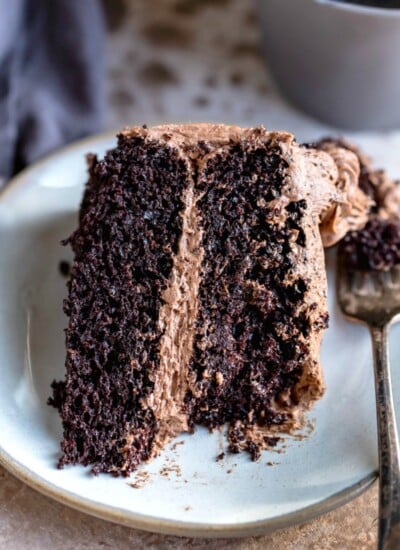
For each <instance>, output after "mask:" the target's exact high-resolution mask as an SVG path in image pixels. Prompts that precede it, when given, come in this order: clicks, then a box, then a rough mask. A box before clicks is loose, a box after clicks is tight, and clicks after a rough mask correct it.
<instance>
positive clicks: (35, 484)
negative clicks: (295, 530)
mask: <svg viewBox="0 0 400 550" xmlns="http://www.w3.org/2000/svg"><path fill="white" fill-rule="evenodd" d="M0 465H1V466H3V467H4V468H5V469H6V470H8V471H9V472H10V473H11V474H13V475H14V476H15V477H17V478H18V479H19V480H21V481H23V482H24V483H26V484H27V485H28V486H29V487H31V488H32V489H35V490H36V491H38V492H39V493H42V494H43V495H45V496H47V497H50V498H52V499H54V500H56V501H57V502H59V503H60V504H64V505H67V506H69V507H70V508H73V509H75V510H78V511H79V512H84V513H86V514H89V515H91V516H95V517H97V518H100V519H103V520H107V521H111V522H112V523H117V524H120V525H124V526H127V527H133V528H135V529H141V530H143V531H150V532H155V533H161V534H164V535H174V536H180V537H195V538H235V537H245V536H256V535H262V534H267V533H271V532H273V531H276V530H278V529H284V528H287V527H293V526H295V525H298V524H300V523H305V522H308V521H311V520H312V519H315V518H317V517H319V516H322V515H323V514H326V513H328V512H331V511H332V510H335V509H336V508H339V507H340V506H343V505H344V504H347V503H348V502H350V501H351V500H353V499H354V498H356V497H358V496H360V495H361V494H362V493H363V492H364V491H366V490H367V489H368V488H369V487H371V486H372V485H373V484H374V483H375V482H376V480H377V479H378V473H377V472H376V471H375V472H372V473H370V474H368V475H367V476H365V477H364V478H362V479H361V480H359V481H357V482H356V483H354V484H353V485H350V486H349V487H346V488H345V489H342V490H341V491H338V492H337V493H333V494H332V495H331V496H329V497H328V498H326V499H324V500H322V501H320V502H316V503H315V504H311V505H310V506H306V507H304V508H302V509H300V510H298V511H295V512H289V513H287V514H282V515H281V516H278V517H276V518H273V519H261V520H256V521H249V522H244V523H241V524H234V523H221V524H218V525H215V524H208V523H196V522H189V521H176V520H170V519H159V518H153V517H151V516H145V515H141V514H138V513H136V512H132V511H128V510H125V509H123V508H119V507H117V506H110V505H106V504H101V503H99V502H94V501H93V500H91V499H88V498H85V497H83V496H77V495H75V494H74V493H72V492H70V491H67V490H66V489H60V488H59V487H57V485H55V484H54V483H51V482H49V481H46V480H44V479H43V478H42V476H40V475H39V474H36V473H33V472H32V471H31V470H29V468H27V467H26V466H24V465H22V464H21V463H20V462H19V461H18V460H15V459H14V458H13V457H11V455H9V453H7V452H6V451H5V450H4V449H3V448H2V446H1V444H0Z"/></svg>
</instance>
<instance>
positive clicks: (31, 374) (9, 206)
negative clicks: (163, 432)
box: [0, 135, 400, 536]
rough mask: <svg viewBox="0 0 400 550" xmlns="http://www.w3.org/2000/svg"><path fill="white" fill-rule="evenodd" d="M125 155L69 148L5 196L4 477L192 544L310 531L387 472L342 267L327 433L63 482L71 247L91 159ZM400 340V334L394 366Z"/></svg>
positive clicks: (326, 351) (190, 450)
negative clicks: (343, 295)
mask: <svg viewBox="0 0 400 550" xmlns="http://www.w3.org/2000/svg"><path fill="white" fill-rule="evenodd" d="M113 144H114V139H113V138H112V137H110V136H109V135H108V136H100V137H97V138H92V139H90V140H86V141H84V142H80V143H78V144H75V145H73V146H70V147H68V148H66V149H64V150H63V151H61V152H59V153H56V154H55V155H52V156H50V157H48V158H47V159H46V160H44V161H42V162H40V163H38V164H37V165H35V166H33V167H32V168H30V169H29V170H27V171H25V172H24V173H22V174H21V175H20V176H19V177H18V178H16V179H15V180H14V182H13V183H12V184H11V185H10V186H9V187H8V189H7V190H6V191H5V192H3V194H2V195H1V196H0V258H1V260H0V261H1V269H0V369H1V383H0V461H1V463H2V464H3V465H4V466H5V467H6V468H7V469H9V470H10V471H11V472H12V473H14V474H15V475H16V476H18V477H20V478H21V479H23V480H24V481H26V483H28V484H29V485H31V486H32V487H34V488H36V489H37V490H39V491H41V492H43V493H45V494H47V495H49V496H51V497H53V498H55V499H57V500H59V501H61V502H63V503H65V504H68V505H70V506H73V507H75V508H77V509H80V510H82V511H85V512H88V513H91V514H94V515H96V516H99V517H102V518H105V519H109V520H112V521H115V522H119V523H122V524H126V525H131V526H134V527H138V528H141V529H148V530H153V531H159V532H165V533H173V534H181V535H183V534H186V535H194V536H196V535H198V536H238V535H245V534H247V535H250V534H252V535H253V534H258V533H262V532H266V531H268V530H272V529H276V528H279V527H284V526H287V525H290V524H292V523H296V522H303V521H306V520H307V519H310V518H312V517H314V516H316V515H319V514H321V513H323V512H326V511H328V510H330V509H332V508H334V507H336V506H338V505H340V504H343V503H344V502H346V501H348V500H349V499H351V498H352V497H354V496H356V495H357V494H359V493H360V492H361V491H362V490H364V489H365V488H366V487H368V486H369V485H370V484H371V483H372V482H373V480H374V479H375V478H376V470H377V464H378V459H377V445H376V422H375V409H374V392H373V377H372V363H371V351H370V342H369V339H368V334H367V331H366V330H365V329H364V328H363V327H361V326H357V325H353V324H349V323H347V322H346V321H345V320H344V319H343V318H342V316H341V315H340V313H339V312H338V311H337V308H336V307H335V304H334V292H333V290H332V289H333V286H334V285H333V284H332V266H330V267H329V272H330V279H331V280H330V283H331V285H330V288H331V291H330V312H331V325H330V328H329V330H328V331H327V333H326V335H325V338H324V343H323V349H322V359H323V363H324V367H325V376H326V383H327V388H328V389H327V392H326V395H325V397H324V398H323V399H322V400H321V401H320V402H319V403H318V404H317V406H316V407H315V409H314V410H313V411H312V413H311V414H310V419H311V420H312V421H313V423H314V427H315V429H314V431H313V432H312V433H311V434H310V435H309V436H308V437H307V438H306V439H304V440H293V439H287V440H286V441H285V443H284V447H285V448H284V449H283V451H284V452H265V453H263V455H262V459H261V460H260V461H259V462H258V463H253V462H251V461H250V460H249V458H248V456H247V455H245V454H243V455H231V456H229V455H228V456H226V457H225V458H224V459H223V460H222V461H219V462H217V461H216V460H215V458H216V456H217V455H218V454H219V453H220V452H221V451H222V450H223V449H224V444H225V442H224V439H223V437H222V435H221V434H220V433H214V434H212V435H210V434H209V433H208V432H207V431H206V430H203V429H198V430H197V431H196V433H195V435H193V436H182V437H180V438H179V439H178V440H176V441H179V442H184V444H182V445H174V444H171V445H170V446H169V447H168V448H167V450H165V451H164V452H163V453H162V454H161V456H160V457H158V458H157V459H156V460H154V461H153V462H152V463H151V464H148V465H144V466H143V467H142V469H141V470H140V472H139V474H134V475H132V476H131V478H130V479H121V478H119V479H117V478H113V477H111V476H107V475H101V476H99V477H94V476H92V475H90V473H89V471H88V469H84V468H83V467H68V468H65V469H64V470H57V468H56V463H57V458H58V452H59V441H60V438H61V425H60V420H59V417H58V414H57V412H56V411H55V410H54V409H52V408H50V407H48V406H47V405H46V400H47V397H48V396H49V394H50V383H51V381H52V380H53V379H60V378H62V377H63V368H64V367H63V364H64V336H63V328H64V326H65V324H66V319H65V317H64V315H63V313H62V306H61V304H62V299H63V297H64V296H65V293H66V288H65V284H66V280H65V278H63V277H62V276H61V274H60V272H59V268H58V265H59V262H60V260H64V259H67V260H70V259H71V253H70V251H69V250H68V249H65V248H63V247H62V246H60V240H61V239H62V238H64V237H66V236H67V235H69V233H70V232H71V230H72V229H74V227H75V226H76V213H77V208H78V204H79V201H80V198H81V194H82V187H83V183H84V181H85V179H86V167H85V161H84V154H85V153H86V152H87V151H89V150H91V151H94V152H97V153H99V154H102V153H103V152H104V150H105V149H107V148H109V147H111V146H112V145H113ZM367 145H368V144H367ZM373 148H374V143H373V142H371V143H369V149H370V150H371V149H373ZM385 155H387V150H385ZM383 160H384V161H385V162H387V160H388V159H387V158H385V159H383ZM332 260H333V259H332V258H330V259H328V263H333V261H332ZM399 336H400V331H399V328H398V327H394V328H393V329H392V349H391V351H392V359H393V364H394V365H395V366H396V364H398V363H399V359H400V338H399ZM399 389H400V388H399ZM397 404H398V403H397ZM399 410H400V408H399ZM176 441H175V442H174V443H176ZM281 450H282V449H281ZM268 462H269V463H273V464H272V465H271V464H269V465H268V464H267V463H268ZM143 472H146V474H143ZM147 474H148V475H147ZM146 475H147V479H146V480H144V477H146ZM135 483H138V484H139V485H140V484H142V485H143V486H142V487H141V488H134V487H132V485H130V484H135Z"/></svg>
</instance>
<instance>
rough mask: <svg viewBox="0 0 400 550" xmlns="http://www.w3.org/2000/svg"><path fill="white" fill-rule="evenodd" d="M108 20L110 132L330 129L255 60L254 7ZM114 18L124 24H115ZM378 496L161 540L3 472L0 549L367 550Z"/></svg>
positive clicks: (245, 3)
mask: <svg viewBox="0 0 400 550" xmlns="http://www.w3.org/2000/svg"><path fill="white" fill-rule="evenodd" d="M104 3H105V4H107V6H108V13H109V32H110V34H109V39H108V46H109V48H108V65H109V74H108V88H109V112H108V118H107V126H108V127H109V128H112V129H114V128H119V127H120V126H123V125H128V124H139V123H143V122H147V123H149V124H151V123H155V122H178V121H181V122H186V121H190V120H192V121H200V120H203V121H215V122H216V121H221V122H227V123H229V122H231V123H232V122H234V123H238V124H243V125H255V124H259V123H263V124H264V125H265V126H267V127H269V128H276V129H280V128H284V129H286V130H295V131H297V133H298V134H299V133H300V135H299V137H300V139H303V140H309V139H314V138H315V137H316V136H317V137H318V136H321V135H324V134H326V133H329V129H327V128H326V127H324V126H322V125H320V124H319V123H317V122H315V121H313V120H312V119H310V118H308V117H306V116H304V115H303V114H301V113H299V112H297V111H295V110H293V109H292V108H291V107H289V106H288V105H287V104H286V103H285V101H284V100H283V99H282V98H281V97H280V96H279V94H278V93H277V92H276V90H275V89H274V87H273V85H272V83H271V79H270V77H269V76H268V73H267V71H266V70H265V66H264V63H263V60H262V57H261V52H260V45H259V32H258V29H257V26H256V20H257V18H256V16H255V14H254V11H253V9H252V2H251V0H158V1H157V3H156V7H155V3H154V2H149V1H148V0H135V1H129V2H128V0H125V1H124V0H118V1H115V0H104ZM121 14H122V15H123V17H121ZM376 516H377V487H376V486H375V487H373V488H372V489H370V490H368V491H367V492H366V493H365V494H364V495H362V496H361V497H359V498H358V499H356V500H355V501H353V502H351V503H349V504H347V505H346V506H343V507H342V508H340V509H338V510H336V511H334V512H331V513H330V514H327V515H325V516H323V517H322V518H319V519H317V520H314V521H311V522H309V523H307V524H305V525H301V526H298V527H292V528H290V529H286V530H283V531H280V532H276V533H273V534H271V535H267V536H265V537H259V538H247V539H240V540H229V541H227V540H216V541H209V540H206V539H204V540H199V539H187V538H175V537H165V536H161V535H156V534H151V533H144V532H140V531H136V530H133V529H128V528H126V527H120V526H118V525H113V524H110V523H108V522H105V521H101V520H98V519H95V518H92V517H90V516H87V515H85V514H82V513H80V512H75V511H74V510H71V509H69V508H66V507H65V506H62V505H60V504H58V503H56V502H53V501H51V500H49V499H48V498H46V497H43V496H42V495H40V494H38V493H36V492H35V491H33V490H31V489H30V488H28V487H27V486H26V485H24V484H23V483H21V482H20V481H18V480H17V479H15V478H13V477H12V476H11V475H10V474H8V473H7V472H5V471H4V470H3V469H1V468H0V548H7V549H8V548H18V549H25V548H27V549H28V548H29V549H30V550H36V549H38V550H39V549H40V550H42V549H43V548H45V549H47V548H51V549H54V550H58V549H60V550H61V549H63V550H68V549H69V548H71V549H76V550H80V549H82V550H83V549H84V548H90V549H94V550H95V549H101V548H118V549H121V550H124V549H128V548H129V549H130V548H134V549H135V550H140V549H142V548H165V549H169V548H171V549H177V550H179V549H183V548H207V549H208V548H210V549H214V548H215V549H222V548H234V549H240V550H256V549H269V548H271V549H274V550H275V549H278V550H285V549H290V550H292V549H293V548H295V549H296V550H303V549H304V550H305V549H315V550H317V549H318V550H319V549H321V550H329V549H334V548H335V549H336V548H337V549H341V550H342V549H353V548H354V549H357V550H362V549H370V548H371V549H372V548H374V547H375V543H376Z"/></svg>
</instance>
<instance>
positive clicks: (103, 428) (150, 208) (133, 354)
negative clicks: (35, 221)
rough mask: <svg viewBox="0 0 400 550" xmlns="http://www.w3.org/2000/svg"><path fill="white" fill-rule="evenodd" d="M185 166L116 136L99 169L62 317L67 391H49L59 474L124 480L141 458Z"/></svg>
mask: <svg viewBox="0 0 400 550" xmlns="http://www.w3.org/2000/svg"><path fill="white" fill-rule="evenodd" d="M187 176H188V174H187V165H186V164H185V162H183V161H182V159H181V158H180V157H179V155H178V154H177V152H176V150H174V149H172V148H170V147H167V146H165V145H161V144H159V143H157V142H149V141H147V142H146V143H145V141H144V139H143V138H141V137H132V138H130V137H126V136H122V135H121V136H120V137H119V143H118V147H117V148H116V149H114V150H113V151H110V152H109V153H108V154H107V155H106V157H105V159H104V160H103V161H101V162H98V161H97V159H96V158H94V157H92V158H91V166H90V180H89V183H88V185H87V189H86V192H85V196H84V199H83V203H82V208H81V213H80V225H79V228H78V230H77V231H76V232H75V233H74V234H73V235H72V236H71V237H70V238H69V240H68V242H69V243H70V244H71V246H72V248H73V250H74V253H75V260H74V264H73V267H72V273H71V281H70V283H69V296H68V299H67V300H66V301H65V305H64V309H65V312H66V314H67V315H68V316H69V325H68V330H67V334H66V347H67V358H66V370H67V377H66V383H63V384H62V385H61V386H59V385H58V386H57V387H56V390H57V391H56V396H55V398H56V404H57V405H58V406H59V408H60V413H61V418H62V420H63V427H64V439H63V442H62V457H61V460H60V466H63V465H64V464H67V463H73V464H74V463H80V464H91V465H92V466H93V471H94V472H95V473H97V472H118V473H128V472H129V471H131V470H132V469H133V468H134V467H135V466H136V465H137V464H138V463H139V462H140V461H142V460H144V459H146V458H148V457H149V456H150V452H151V448H152V441H153V438H154V433H155V431H156V426H157V418H156V417H155V415H154V413H153V411H152V409H151V408H149V407H143V405H142V402H143V399H145V398H146V397H147V396H148V395H149V394H150V393H151V392H152V391H153V388H154V382H153V381H152V379H153V374H154V372H155V370H156V369H158V367H159V364H160V357H159V353H160V349H159V348H160V339H161V336H162V330H161V328H160V326H159V324H158V320H159V314H160V309H161V307H162V303H163V302H162V292H163V291H164V290H165V289H166V287H167V286H168V281H169V277H170V275H171V271H172V266H173V259H172V257H173V255H174V254H176V252H177V250H178V243H179V238H180V236H181V233H182V219H181V217H180V216H179V212H180V211H181V210H182V208H183V203H182V192H183V189H184V188H185V186H186V179H187Z"/></svg>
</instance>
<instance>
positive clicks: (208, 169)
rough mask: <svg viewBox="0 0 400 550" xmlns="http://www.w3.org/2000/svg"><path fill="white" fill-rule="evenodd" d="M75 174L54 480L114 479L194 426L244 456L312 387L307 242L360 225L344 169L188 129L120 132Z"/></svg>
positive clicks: (314, 267) (269, 439)
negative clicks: (85, 475) (63, 474)
mask: <svg viewBox="0 0 400 550" xmlns="http://www.w3.org/2000/svg"><path fill="white" fill-rule="evenodd" d="M88 160H89V181H88V183H87V186H86V190H85V194H84V197H83V201H82V205H81V210H80V217H79V227H78V229H77V230H76V231H75V232H74V233H73V234H72V235H71V236H70V237H69V238H68V239H67V240H66V243H68V244H70V245H71V246H72V249H73V251H74V254H75V259H74V263H73V265H72V269H71V278H70V281H69V283H68V289H69V295H68V298H67V299H66V300H65V304H64V309H65V312H66V314H67V315H68V317H69V324H68V328H67V331H66V347H67V357H66V377H65V380H64V381H62V382H54V383H53V389H54V394H53V398H52V399H51V400H50V401H51V403H52V404H53V405H55V406H56V407H58V409H59V411H60V415H61V418H62V422H63V428H64V436H63V441H62V443H61V450H62V455H61V459H60V462H59V465H60V467H62V466H64V465H66V464H78V463H79V464H84V465H91V466H92V469H93V472H94V473H100V472H110V473H114V474H122V475H128V474H129V473H130V472H131V471H132V470H134V469H135V468H136V467H137V465H138V464H139V463H140V462H142V461H143V460H147V459H149V458H151V457H152V456H154V455H156V454H157V453H158V452H159V451H160V449H162V447H163V446H164V445H165V443H166V442H167V441H168V440H169V439H170V438H171V437H174V436H176V435H177V434H179V433H181V432H183V431H192V430H193V429H194V426H195V425H196V424H201V425H204V426H207V427H208V428H210V429H213V428H217V427H220V426H222V425H223V424H227V425H228V439H229V448H230V450H231V451H233V452H238V451H239V450H242V449H243V450H247V451H248V452H249V453H250V454H251V456H252V457H253V458H257V457H258V456H259V453H260V450H261V449H263V448H267V447H268V446H270V445H272V444H273V443H274V441H275V439H274V435H276V434H277V433H279V432H282V431H291V430H293V429H295V428H296V427H299V426H300V425H301V422H302V416H303V413H304V411H306V410H307V409H309V408H310V407H311V406H312V404H313V403H314V402H315V400H317V399H319V398H320V397H321V396H322V394H323V391H324V383H323V378H322V374H321V366H320V360H319V348H320V342H321V337H322V333H323V330H324V329H325V328H326V326H327V323H328V313H327V309H326V275H325V267H324V257H323V244H322V241H323V240H324V242H326V244H333V243H334V242H336V241H337V240H338V239H340V238H341V237H342V236H343V235H344V234H345V233H346V232H347V231H348V230H349V229H357V228H358V227H362V226H363V225H364V224H365V221H366V213H367V211H368V208H369V207H370V204H371V201H370V199H368V197H367V195H366V194H365V193H363V192H362V191H360V189H359V188H358V178H359V163H358V160H357V157H356V156H355V154H354V153H353V152H351V151H349V150H346V149H344V148H342V147H340V146H336V147H333V146H332V148H331V149H330V150H329V151H319V150H316V149H314V148H305V147H300V146H299V145H298V144H297V143H296V142H295V141H294V139H293V136H292V135H290V134H287V133H283V132H267V131H265V130H264V129H263V128H262V127H260V128H254V129H242V128H238V127H232V126H223V125H207V124H204V125H183V126H159V127H154V128H149V129H147V128H142V127H134V128H128V129H126V130H125V131H123V132H122V133H121V134H120V135H119V137H118V145H117V146H116V147H115V149H113V150H111V151H109V152H108V153H107V154H106V155H105V157H104V159H103V160H98V159H97V158H96V157H95V156H89V157H88ZM320 228H321V230H322V237H321V233H320Z"/></svg>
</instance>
